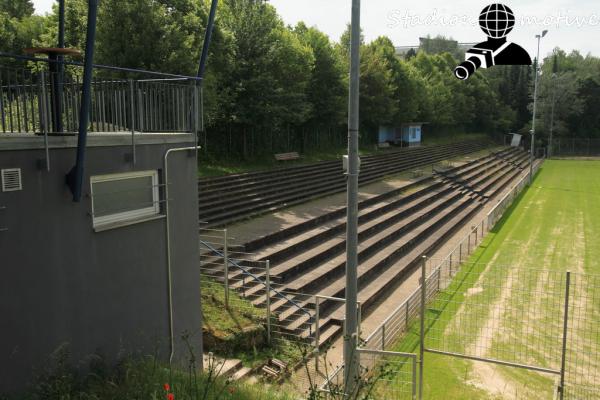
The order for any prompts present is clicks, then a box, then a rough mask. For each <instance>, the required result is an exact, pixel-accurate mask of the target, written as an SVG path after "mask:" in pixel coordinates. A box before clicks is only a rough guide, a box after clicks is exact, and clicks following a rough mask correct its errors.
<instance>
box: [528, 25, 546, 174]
mask: <svg viewBox="0 0 600 400" xmlns="http://www.w3.org/2000/svg"><path fill="white" fill-rule="evenodd" d="M547 33H548V31H547V30H544V31H542V33H541V34H539V35H535V37H536V39H537V40H538V45H537V57H536V63H535V87H534V89H533V121H532V123H531V154H530V155H529V185H530V186H531V183H532V182H533V160H534V158H535V157H534V151H535V117H536V113H537V93H538V80H539V76H540V42H541V41H542V38H543V37H544V36H546V34H547Z"/></svg>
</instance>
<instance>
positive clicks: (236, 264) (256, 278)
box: [199, 239, 313, 335]
mask: <svg viewBox="0 0 600 400" xmlns="http://www.w3.org/2000/svg"><path fill="white" fill-rule="evenodd" d="M199 241H200V243H201V244H203V245H204V246H206V248H208V249H209V250H210V251H212V252H213V253H215V254H216V255H217V256H219V257H223V258H224V257H225V254H223V253H222V252H220V251H219V250H217V249H215V248H214V247H213V246H211V245H210V244H209V243H207V242H205V241H203V240H202V239H199ZM227 261H228V262H229V263H230V264H231V265H233V266H234V267H237V268H238V269H239V270H240V271H242V273H243V274H244V275H247V276H250V277H251V278H252V279H254V280H255V281H257V282H259V283H260V284H261V285H264V286H265V287H266V286H267V284H266V282H264V281H262V280H261V279H260V277H259V276H257V275H255V274H253V273H252V272H250V271H248V269H246V268H245V267H243V266H241V265H239V264H238V263H237V262H235V260H232V259H230V258H228V260H227ZM270 289H271V290H272V291H273V292H275V294H276V295H277V296H279V297H280V298H281V299H283V300H285V301H287V302H289V303H290V304H292V305H293V306H295V307H296V308H298V309H299V310H300V311H302V312H303V313H305V314H306V315H308V317H309V319H310V320H311V321H312V320H313V316H312V315H311V314H310V312H308V311H307V310H306V309H304V308H303V307H302V306H301V305H300V304H298V303H296V302H295V301H294V300H292V299H290V298H289V297H287V296H285V295H284V294H283V293H281V292H280V291H279V290H277V289H275V288H273V287H271V288H270ZM269 295H270V294H269V293H267V296H269ZM309 329H310V334H311V335H312V323H311V326H310V328H309Z"/></svg>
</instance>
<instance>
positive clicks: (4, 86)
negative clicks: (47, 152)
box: [0, 65, 201, 135]
mask: <svg viewBox="0 0 600 400" xmlns="http://www.w3.org/2000/svg"><path fill="white" fill-rule="evenodd" d="M81 88H82V82H81V78H80V77H79V76H78V75H77V71H76V72H75V73H73V72H72V71H67V72H65V73H64V74H63V75H61V76H58V74H57V73H51V72H49V71H47V70H40V71H33V70H30V69H15V68H10V67H5V66H1V65H0V133H33V134H49V135H52V134H71V133H75V132H77V130H78V129H79V109H80V105H81ZM200 90H201V89H200V87H199V86H198V85H196V81H193V80H192V81H190V80H188V79H185V78H175V79H101V78H95V79H94V80H93V81H92V95H91V105H90V116H89V117H90V118H89V121H90V122H89V125H88V130H89V131H90V132H129V133H192V132H193V131H194V129H195V125H194V124H195V121H198V120H200V119H201V118H200V106H199V102H197V101H195V98H196V99H197V98H199V96H200V92H199V91H200Z"/></svg>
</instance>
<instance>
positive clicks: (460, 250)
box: [458, 242, 462, 264]
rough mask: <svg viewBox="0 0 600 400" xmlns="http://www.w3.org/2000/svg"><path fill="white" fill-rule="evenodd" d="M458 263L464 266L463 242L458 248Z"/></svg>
mask: <svg viewBox="0 0 600 400" xmlns="http://www.w3.org/2000/svg"><path fill="white" fill-rule="evenodd" d="M458 263H459V264H462V242H460V245H459V246H458Z"/></svg>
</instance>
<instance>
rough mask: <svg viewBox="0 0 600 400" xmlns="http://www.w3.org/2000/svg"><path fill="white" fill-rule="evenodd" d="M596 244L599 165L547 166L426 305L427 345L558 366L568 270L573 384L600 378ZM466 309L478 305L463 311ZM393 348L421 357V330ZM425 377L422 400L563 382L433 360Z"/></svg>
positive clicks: (547, 389)
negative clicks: (571, 277)
mask: <svg viewBox="0 0 600 400" xmlns="http://www.w3.org/2000/svg"><path fill="white" fill-rule="evenodd" d="M598 237H600V161H587V160H586V161H583V160H581V161H580V160H561V161H558V160H550V161H546V162H545V164H544V165H543V167H542V169H541V171H540V173H539V174H538V175H537V177H536V179H535V180H534V182H533V186H532V187H531V188H529V189H527V190H526V191H525V192H524V193H523V194H522V195H521V196H520V197H519V198H518V199H517V200H516V201H515V203H514V204H513V206H512V207H511V208H510V209H509V210H507V212H506V214H505V216H504V217H503V218H502V219H501V220H500V221H499V223H498V224H497V225H496V227H495V228H494V229H493V230H492V231H491V232H489V234H488V236H487V237H486V238H485V240H484V241H483V243H482V244H481V246H480V248H479V249H478V250H477V251H476V252H475V253H474V254H473V255H472V256H471V258H470V259H469V261H468V263H467V264H466V265H465V266H463V268H462V270H461V273H460V274H459V275H458V276H457V277H456V278H455V280H454V283H453V284H452V285H451V286H450V287H449V288H448V290H445V291H444V292H442V293H441V294H440V296H439V298H440V299H441V300H438V301H436V302H434V304H433V305H429V306H428V311H427V313H428V314H427V321H428V325H429V329H430V330H429V334H428V339H427V341H426V345H427V347H430V348H432V347H433V348H441V349H443V350H446V351H455V352H459V353H467V354H473V353H477V355H480V356H485V357H491V358H496V359H500V360H507V359H510V358H511V357H513V358H514V360H510V361H517V362H521V363H526V364H528V365H536V366H542V367H544V368H550V369H559V368H560V354H561V353H560V350H561V349H560V347H561V339H562V319H561V315H560V309H561V305H562V304H564V303H563V299H561V298H560V297H558V294H559V293H561V292H562V291H563V290H564V281H562V279H563V277H564V276H565V274H564V272H566V271H567V270H569V271H571V272H573V273H575V276H574V281H575V282H576V285H575V286H576V287H575V288H573V289H572V290H573V293H574V294H573V299H575V301H573V303H575V304H573V305H572V310H573V311H572V315H571V321H570V326H571V328H570V331H569V334H570V341H572V342H573V343H574V344H572V345H570V346H572V348H570V352H571V353H570V354H571V355H570V356H569V359H568V361H567V362H568V368H567V369H568V371H569V375H568V377H567V382H569V380H571V381H572V383H573V386H582V385H586V384H592V385H593V384H594V382H593V381H594V380H597V379H598V378H600V365H599V364H600V357H599V356H598V349H600V327H599V325H600V322H596V320H597V318H593V317H594V316H596V317H597V316H598V315H600V293H596V292H598V291H600V288H597V289H598V290H594V289H596V288H595V287H594V286H593V285H587V283H588V282H587V280H594V282H600V278H598V277H593V276H586V275H584V274H594V275H598V274H600V240H598ZM515 271H527V272H515ZM498 282H500V283H498ZM508 282H510V283H508ZM572 287H573V285H572ZM465 303H469V304H471V305H475V306H474V308H470V309H468V310H466V309H465V307H464V304H465ZM440 304H442V305H443V306H442V307H438V306H440ZM461 305H462V308H461ZM434 314H435V315H434ZM481 332H487V333H485V334H482V333H481ZM490 332H491V333H490ZM481 335H483V336H484V337H482V336H481ZM395 350H398V351H413V352H415V351H418V324H415V326H414V327H413V329H411V331H410V332H409V333H408V334H407V335H406V337H405V338H404V339H403V340H402V341H401V342H400V343H399V344H398V346H397V347H396V349H395ZM586 376H587V378H586ZM424 377H425V378H424V382H425V383H424V398H426V399H442V398H443V399H449V400H452V399H457V400H458V399H474V400H476V399H515V398H518V399H552V398H553V390H554V387H555V382H556V378H557V377H556V376H555V375H551V374H542V373H538V372H531V371H527V370H523V369H517V368H511V367H503V366H497V365H494V364H489V363H480V362H473V361H469V360H462V359H457V358H450V357H448V356H439V355H434V354H430V353H427V354H426V357H425V373H424ZM595 384H596V385H597V383H595ZM586 397H587V396H586ZM590 398H591V397H590Z"/></svg>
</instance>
